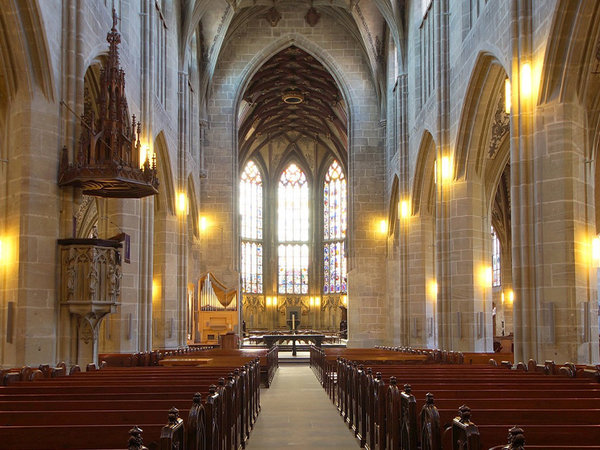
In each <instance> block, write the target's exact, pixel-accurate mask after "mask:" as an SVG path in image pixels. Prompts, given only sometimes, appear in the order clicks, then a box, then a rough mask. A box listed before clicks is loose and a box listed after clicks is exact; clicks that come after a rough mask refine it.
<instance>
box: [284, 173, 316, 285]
mask: <svg viewBox="0 0 600 450" xmlns="http://www.w3.org/2000/svg"><path fill="white" fill-rule="evenodd" d="M277 219H278V240H279V249H278V257H279V273H278V285H279V289H278V292H279V293H280V294H307V293H308V245H307V243H308V227H309V204H308V182H307V180H306V175H305V174H304V172H303V171H302V170H301V169H300V168H299V167H298V166H297V165H296V164H294V163H292V164H290V165H289V166H288V167H287V169H285V170H284V171H283V173H282V174H281V178H280V179H279V189H278V206H277Z"/></svg>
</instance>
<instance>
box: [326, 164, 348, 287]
mask: <svg viewBox="0 0 600 450" xmlns="http://www.w3.org/2000/svg"><path fill="white" fill-rule="evenodd" d="M346 227H347V199H346V176H345V175H344V171H343V169H342V166H340V164H339V163H338V162H337V161H334V162H333V163H331V166H329V170H328V171H327V175H326V176H325V182H324V184H323V239H324V241H325V242H324V244H323V293H325V294H337V293H346V252H345V239H346Z"/></svg>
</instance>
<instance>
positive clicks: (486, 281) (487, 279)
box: [480, 265, 492, 287]
mask: <svg viewBox="0 0 600 450" xmlns="http://www.w3.org/2000/svg"><path fill="white" fill-rule="evenodd" d="M480 278H481V284H482V285H483V287H491V286H492V268H491V267H490V266H486V265H484V266H483V267H482V268H481V274H480Z"/></svg>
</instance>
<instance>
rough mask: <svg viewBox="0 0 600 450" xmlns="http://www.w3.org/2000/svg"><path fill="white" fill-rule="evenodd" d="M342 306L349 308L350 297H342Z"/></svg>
mask: <svg viewBox="0 0 600 450" xmlns="http://www.w3.org/2000/svg"><path fill="white" fill-rule="evenodd" d="M342 305H344V306H348V296H347V295H342Z"/></svg>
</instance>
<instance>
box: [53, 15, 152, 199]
mask: <svg viewBox="0 0 600 450" xmlns="http://www.w3.org/2000/svg"><path fill="white" fill-rule="evenodd" d="M106 39H107V41H108V43H109V51H108V59H107V62H106V65H105V66H104V67H103V68H102V69H101V70H100V82H99V94H98V98H97V101H96V105H95V106H96V108H93V107H92V103H91V100H90V96H89V92H87V90H86V91H85V92H84V97H85V101H84V112H83V116H82V117H81V135H80V137H79V147H78V149H77V152H76V155H75V161H74V162H72V163H69V151H68V149H67V148H66V147H64V148H63V150H62V154H61V159H60V166H59V175H58V185H59V186H75V187H78V188H81V189H82V191H83V193H84V194H87V195H94V196H98V197H114V198H141V197H146V196H148V195H154V194H156V193H158V184H159V183H158V176H157V170H156V158H152V160H150V159H149V158H148V157H147V158H146V160H145V161H140V154H141V143H140V134H141V124H140V123H139V122H137V121H136V119H135V116H133V117H132V121H131V125H130V124H129V118H128V108H127V99H126V98H125V72H124V71H123V69H122V68H121V67H120V66H119V50H118V45H119V43H120V42H121V35H120V34H119V33H118V32H117V15H116V12H115V10H114V9H113V26H112V29H111V30H110V31H109V33H108V35H107V38H106ZM96 111H97V113H96Z"/></svg>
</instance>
